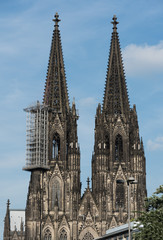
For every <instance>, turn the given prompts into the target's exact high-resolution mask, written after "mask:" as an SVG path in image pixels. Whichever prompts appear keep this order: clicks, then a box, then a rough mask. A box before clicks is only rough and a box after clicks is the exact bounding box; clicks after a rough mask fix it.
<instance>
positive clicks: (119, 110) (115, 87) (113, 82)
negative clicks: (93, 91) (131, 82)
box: [103, 15, 130, 116]
mask: <svg viewBox="0 0 163 240" xmlns="http://www.w3.org/2000/svg"><path fill="white" fill-rule="evenodd" d="M111 23H112V24H113V32H112V38H111V47H110V55H109V63H108V70H107V76H106V85H105V92H104V100H103V112H106V113H107V114H124V115H125V116H127V115H128V114H129V110H130V106H129V99H128V93H127V86H126V81H125V74H124V69H123V61H122V56H121V49H120V43H119V37H118V33H117V24H118V22H117V18H116V16H115V15H114V17H113V21H112V22H111Z"/></svg>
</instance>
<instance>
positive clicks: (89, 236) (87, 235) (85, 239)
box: [82, 232, 94, 240]
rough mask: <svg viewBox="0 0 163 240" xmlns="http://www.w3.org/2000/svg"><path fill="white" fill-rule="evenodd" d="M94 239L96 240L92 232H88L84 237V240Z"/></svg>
mask: <svg viewBox="0 0 163 240" xmlns="http://www.w3.org/2000/svg"><path fill="white" fill-rule="evenodd" d="M93 239H94V237H93V235H92V234H91V233H90V232H87V233H86V234H85V235H84V237H83V239H82V240H93Z"/></svg>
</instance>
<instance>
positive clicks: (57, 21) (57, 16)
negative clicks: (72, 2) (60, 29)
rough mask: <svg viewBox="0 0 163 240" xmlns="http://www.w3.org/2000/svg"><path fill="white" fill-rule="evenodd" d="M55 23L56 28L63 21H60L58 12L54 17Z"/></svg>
mask: <svg viewBox="0 0 163 240" xmlns="http://www.w3.org/2000/svg"><path fill="white" fill-rule="evenodd" d="M53 21H54V22H55V26H58V23H59V22H60V21H61V20H60V19H59V15H58V13H57V12H56V14H55V15H54V19H53Z"/></svg>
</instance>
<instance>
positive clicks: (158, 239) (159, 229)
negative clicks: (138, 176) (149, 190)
mask: <svg viewBox="0 0 163 240" xmlns="http://www.w3.org/2000/svg"><path fill="white" fill-rule="evenodd" d="M145 208H146V212H142V213H141V215H140V217H139V218H138V219H137V221H138V224H137V226H136V228H137V229H138V231H136V233H135V236H134V237H135V239H136V240H163V185H161V186H160V187H159V188H158V189H156V192H155V193H154V194H153V195H152V197H149V198H146V200H145Z"/></svg>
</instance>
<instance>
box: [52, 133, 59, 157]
mask: <svg viewBox="0 0 163 240" xmlns="http://www.w3.org/2000/svg"><path fill="white" fill-rule="evenodd" d="M59 154H60V137H59V134H58V133H55V134H54V137H53V149H52V158H57V157H58V155H59Z"/></svg>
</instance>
